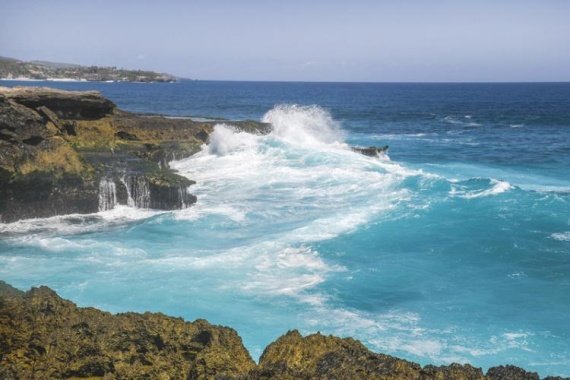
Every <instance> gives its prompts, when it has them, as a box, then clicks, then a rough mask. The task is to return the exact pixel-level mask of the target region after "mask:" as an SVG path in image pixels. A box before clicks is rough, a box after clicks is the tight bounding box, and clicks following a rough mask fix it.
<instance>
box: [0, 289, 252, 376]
mask: <svg viewBox="0 0 570 380" xmlns="http://www.w3.org/2000/svg"><path fill="white" fill-rule="evenodd" d="M254 366H255V363H254V361H253V360H252V359H251V357H250V355H249V353H248V352H247V351H246V349H245V348H244V346H243V343H242V341H241V338H240V337H239V336H238V335H237V333H236V332H235V331H234V330H232V329H230V328H228V327H221V326H213V325H211V324H209V323H208V322H207V321H204V320H196V321H195V322H193V323H190V322H185V321H184V320H182V319H180V318H171V317H167V316H165V315H163V314H156V313H144V314H136V313H124V314H117V315H111V314H109V313H105V312H102V311H99V310H96V309H93V308H78V307H77V306H76V305H75V304H73V303H71V302H69V301H66V300H63V299H61V298H60V297H59V296H57V294H56V293H55V292H53V291H52V290H51V289H49V288H47V287H39V288H32V289H31V290H30V291H28V292H26V293H23V292H18V291H17V290H15V289H13V288H11V287H9V286H8V285H6V284H3V283H2V282H1V281H0V378H2V379H30V378H37V379H44V378H45V379H48V378H52V379H53V378H57V379H64V378H105V379H214V378H218V379H222V378H224V379H238V378H243V377H244V376H245V375H246V374H247V373H248V372H249V371H250V370H251V369H253V368H254Z"/></svg>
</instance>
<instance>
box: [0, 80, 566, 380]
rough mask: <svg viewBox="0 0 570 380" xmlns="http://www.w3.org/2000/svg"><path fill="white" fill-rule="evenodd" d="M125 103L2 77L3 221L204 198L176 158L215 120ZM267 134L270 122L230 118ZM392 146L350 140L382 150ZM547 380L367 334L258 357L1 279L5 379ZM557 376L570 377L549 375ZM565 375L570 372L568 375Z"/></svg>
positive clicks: (229, 339) (202, 139)
mask: <svg viewBox="0 0 570 380" xmlns="http://www.w3.org/2000/svg"><path fill="white" fill-rule="evenodd" d="M216 123H219V122H197V121H193V120H190V119H172V118H165V117H161V116H154V115H153V116H151V115H137V114H133V113H129V112H125V111H122V110H120V109H118V108H117V107H116V105H115V104H114V103H112V102H111V101H110V100H108V99H105V98H104V97H102V96H101V95H100V94H99V93H97V92H70V91H61V90H55V89H49V88H30V87H21V88H19V87H17V88H4V87H0V222H1V223H7V222H13V221H17V220H19V219H26V218H42V217H49V216H54V215H64V214H72V213H81V214H87V213H94V212H97V211H102V210H108V209H112V208H113V207H115V206H116V205H120V204H125V205H131V206H135V207H141V208H154V209H161V210H172V209H180V208H184V207H188V206H190V205H192V204H193V203H194V202H196V197H195V196H194V195H192V194H191V193H190V192H189V188H190V189H191V185H192V184H193V181H191V180H190V179H188V178H185V177H183V176H180V175H178V174H177V173H176V172H175V171H173V170H172V169H171V168H170V167H169V162H171V161H172V160H174V159H181V158H184V157H188V156H190V155H192V154H194V153H196V152H198V151H199V150H200V148H201V146H202V145H203V144H204V143H207V142H208V140H209V136H210V134H211V133H212V131H213V128H214V125H215V124H216ZM224 123H225V124H228V125H230V126H233V127H234V128H235V129H236V130H240V131H248V132H250V133H258V134H265V133H269V132H270V130H271V127H270V125H268V124H264V123H259V122H255V121H239V122H229V121H224ZM386 149H388V147H387V146H386V147H382V148H376V147H367V148H358V147H355V148H353V150H354V151H356V152H359V153H361V154H365V155H369V156H380V155H382V154H384V152H385V151H386ZM51 378H58V379H59V378H66V379H78V378H89V379H244V380H245V379H251V380H261V379H386V380H388V379H417V380H431V379H433V380H436V379H437V380H446V379H448V380H454V379H457V380H460V379H465V380H467V379H473V380H475V379H487V380H499V379H501V380H511V379H521V380H527V379H529V380H531V379H532V380H538V379H539V376H538V375H537V374H536V373H533V372H527V371H525V370H524V369H521V368H518V367H514V366H508V365H507V366H498V367H493V368H491V369H489V370H488V371H487V373H486V374H484V373H483V371H482V370H481V369H480V368H475V367H472V366H470V365H467V364H466V365H460V364H451V365H448V366H440V367H436V366H433V365H426V366H424V367H422V366H420V365H419V364H417V363H413V362H409V361H406V360H401V359H398V358H395V357H392V356H388V355H383V354H377V353H373V352H371V351H370V350H368V349H367V348H366V347H365V346H364V345H362V344H361V343H360V342H358V341H356V340H354V339H350V338H345V339H341V338H338V337H334V336H324V335H321V334H319V333H317V334H312V335H309V336H306V337H303V336H301V334H300V333H299V332H298V331H295V330H293V331H289V332H287V333H286V334H285V335H283V336H282V337H280V338H279V339H277V340H276V341H275V342H274V343H271V344H270V345H269V346H268V347H267V348H266V349H265V351H264V353H263V355H262V356H261V358H260V360H259V363H255V362H254V361H253V359H252V358H251V356H250V354H249V353H248V352H247V350H246V349H245V347H244V346H243V343H242V340H241V338H240V337H239V335H238V333H237V332H236V331H234V330H233V329H231V328H228V327H222V326H213V325H211V324H210V323H208V322H207V321H205V320H197V321H194V322H186V321H184V320H182V319H181V318H173V317H168V316H166V315H163V314H155V313H144V314H137V313H124V314H117V315H112V314H110V313H107V312H103V311H100V310H97V309H94V308H79V307H77V306H76V305H75V304H73V303H72V302H70V301H67V300H64V299H62V298H60V297H59V296H58V295H57V294H56V293H55V292H54V291H52V290H51V289H49V288H47V287H40V288H32V289H31V290H29V291H27V292H22V291H20V290H17V289H15V288H13V287H11V286H10V285H8V284H6V283H4V282H2V281H0V379H51ZM546 379H548V380H562V378H560V377H548V378H546ZM566 380H568V379H566Z"/></svg>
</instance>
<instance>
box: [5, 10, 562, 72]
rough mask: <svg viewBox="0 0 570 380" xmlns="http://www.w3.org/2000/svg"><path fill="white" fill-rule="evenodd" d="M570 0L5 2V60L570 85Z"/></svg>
mask: <svg viewBox="0 0 570 380" xmlns="http://www.w3.org/2000/svg"><path fill="white" fill-rule="evenodd" d="M568 20H570V0H535V1H528V0H394V1H384V0H376V1H373V0H352V1H340V0H329V1H324V0H323V1H320V0H313V1H311V0H305V1H299V0H287V1H285V0H281V1H276V0H264V1H261V0H259V1H255V0H243V1H240V0H234V1H224V0H204V1H202V0H199V1H192V0H189V1H174V0H161V1H147V0H138V1H135V0H133V1H125V0H112V1H111V0H100V1H97V0H90V1H82V0H50V1H45V0H37V1H31V0H0V55H2V56H8V57H14V58H20V59H23V60H34V59H38V60H49V61H57V62H69V63H79V64H84V65H91V64H93V65H99V66H117V67H123V68H128V69H150V70H156V71H160V72H168V73H171V74H175V75H178V76H182V77H187V78H193V79H204V80H206V79H213V80H284V81H369V82H439V81H443V82H458V81H459V82H462V81H475V82H480V81H491V82H493V81H570V21H568Z"/></svg>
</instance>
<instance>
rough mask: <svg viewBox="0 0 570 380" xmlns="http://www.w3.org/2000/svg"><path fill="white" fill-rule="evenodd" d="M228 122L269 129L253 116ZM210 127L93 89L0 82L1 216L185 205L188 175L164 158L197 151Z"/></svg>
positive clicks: (263, 130) (4, 218)
mask: <svg viewBox="0 0 570 380" xmlns="http://www.w3.org/2000/svg"><path fill="white" fill-rule="evenodd" d="M234 124H235V128H236V129H238V130H244V131H248V132H253V133H267V132H269V130H270V126H269V125H268V124H263V123H257V122H254V121H243V122H235V123H234ZM213 128H214V123H198V122H195V121H192V120H190V119H172V118H166V117H160V116H152V117H149V116H141V115H137V114H133V113H130V112H124V111H121V110H119V109H117V108H116V107H115V105H114V104H113V103H112V102H111V101H109V100H107V99H105V98H104V97H102V96H101V95H100V94H99V93H97V92H72V91H62V90H55V89H50V88H34V87H16V88H4V87H0V222H12V221H15V220H18V219H25V218H35V217H48V216H53V215H61V214H69V213H82V214H85V213H93V212H97V211H99V210H101V205H102V204H103V205H105V207H110V208H112V207H114V205H115V204H116V203H118V204H132V205H134V206H136V207H149V208H156V209H162V210H175V209H180V208H183V207H188V206H190V205H192V204H193V203H195V202H196V197H195V196H194V195H192V194H190V193H189V191H188V187H189V186H191V185H192V184H193V183H194V182H193V181H191V180H189V179H187V178H185V177H182V176H180V175H178V174H176V173H175V172H173V171H172V170H170V168H169V162H170V161H172V160H177V159H182V158H186V157H189V156H190V155H192V154H194V153H196V152H198V151H199V150H200V148H201V146H202V145H203V144H204V142H206V141H208V136H209V134H210V133H211V132H212V130H213ZM109 181H111V182H112V185H111V184H110V182H109ZM106 184H109V186H108V187H105V186H106ZM101 189H104V190H105V191H106V192H105V193H104V194H102V193H101ZM101 195H108V196H111V197H113V201H111V200H110V199H107V200H101V199H100V196H101ZM115 201H116V203H115ZM105 209H107V208H105Z"/></svg>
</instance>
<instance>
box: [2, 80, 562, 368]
mask: <svg viewBox="0 0 570 380" xmlns="http://www.w3.org/2000/svg"><path fill="white" fill-rule="evenodd" d="M0 85H3V86H15V85H27V86H29V85H40V86H52V87H57V88H63V89H69V90H92V89H94V90H98V91H100V92H101V93H102V94H103V95H104V96H106V97H108V98H109V99H111V100H112V101H114V102H115V103H116V104H117V105H118V106H119V107H120V108H122V109H125V110H129V111H134V112H142V113H159V114H165V115H168V116H175V117H192V118H197V119H201V118H206V119H212V118H216V119H217V118H223V119H230V120H237V119H254V120H263V121H267V122H271V123H272V124H273V127H274V130H273V132H272V133H271V134H270V135H268V136H253V135H247V134H243V133H235V132H234V131H233V130H231V129H230V128H228V127H227V126H225V125H224V122H223V120H220V124H219V125H218V126H217V127H216V131H215V132H214V133H213V135H212V136H211V142H210V145H209V146H207V147H204V148H203V150H202V152H200V153H198V154H197V155H195V156H193V157H191V158H188V159H185V160H182V161H177V162H174V163H173V164H172V165H173V166H174V167H175V168H176V169H177V170H179V171H180V173H181V174H183V175H186V176H188V177H190V178H191V179H193V180H196V181H197V184H196V185H195V186H193V187H192V188H191V190H192V191H193V193H195V194H196V195H197V196H198V203H197V204H196V205H194V206H193V207H191V208H189V209H186V210H181V211H175V212H166V213H165V212H156V211H152V210H140V209H133V208H128V207H126V206H120V207H116V208H115V209H114V210H111V211H105V212H100V213H98V214H95V215H91V216H77V215H76V216H73V217H54V218H50V219H44V220H28V221H21V222H16V223H12V224H0V234H1V236H2V237H1V239H2V240H0V279H3V280H5V281H7V282H8V283H11V284H13V285H14V286H17V287H19V288H21V289H27V288H29V287H30V286H37V285H48V286H50V287H52V288H53V289H55V290H56V291H57V292H58V293H59V294H60V295H61V296H63V297H66V298H69V299H71V300H72V301H74V302H76V303H77V304H79V305H81V306H95V307H99V308H101V309H104V310H108V311H111V312H121V311H128V310H133V311H139V312H143V311H146V310H152V311H161V312H164V313H166V314H169V315H173V316H182V317H184V318H185V319H187V320H194V319H196V318H206V319H208V320H209V321H211V322H212V323H215V324H223V325H229V326H232V327H234V328H235V329H236V330H237V331H238V332H239V333H240V335H241V336H242V337H243V340H244V343H245V345H246V346H247V348H248V349H249V350H250V351H251V353H252V355H253V356H254V357H256V358H257V357H258V356H259V355H260V354H261V352H262V350H263V348H264V347H265V346H266V345H267V344H268V343H270V342H271V341H273V340H275V339H276V338H277V337H278V336H280V335H281V334H283V333H285V332H286V331H287V330H289V329H293V328H297V329H299V330H300V331H301V332H302V333H312V332H316V331H320V332H321V333H325V334H335V335H338V336H352V337H355V338H357V339H360V340H361V341H362V342H363V343H364V344H366V345H367V346H368V347H369V348H371V349H372V350H374V351H377V352H383V353H388V354H392V355H396V356H399V357H402V358H405V359H408V360H412V361H416V362H419V363H421V364H427V363H433V364H438V365H440V364H448V363H451V362H462V363H464V362H469V363H471V364H473V365H474V366H478V367H483V369H484V370H486V369H487V368H489V367H491V366H495V365H499V364H514V365H518V366H521V367H524V368H526V369H527V370H532V371H537V372H538V373H539V374H540V375H541V376H546V375H561V376H570V322H569V321H570V318H569V316H570V83H529V84H523V83H520V84H519V83H505V84H484V83H481V84H475V83H473V84H396V83H377V84H376V83H277V82H276V83H271V82H207V81H183V82H179V83H174V84H159V83H156V84H142V83H82V82H14V81H3V82H0ZM352 145H359V146H370V145H375V146H384V145H389V146H390V148H389V150H388V152H387V153H388V154H387V155H386V156H383V157H379V158H373V157H366V156H363V155H361V154H358V153H355V152H353V151H351V149H350V146H352Z"/></svg>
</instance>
